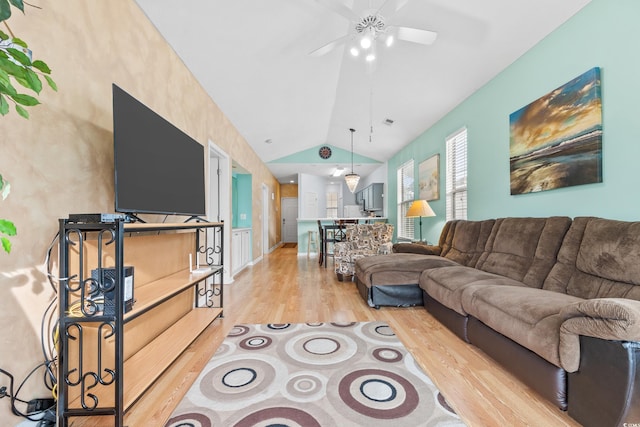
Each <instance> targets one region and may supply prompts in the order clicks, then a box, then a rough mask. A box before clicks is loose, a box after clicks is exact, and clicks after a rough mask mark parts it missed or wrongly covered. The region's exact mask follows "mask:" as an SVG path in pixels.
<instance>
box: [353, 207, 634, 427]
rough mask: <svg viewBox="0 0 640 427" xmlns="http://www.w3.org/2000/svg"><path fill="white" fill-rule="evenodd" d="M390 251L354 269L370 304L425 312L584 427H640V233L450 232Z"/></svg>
mask: <svg viewBox="0 0 640 427" xmlns="http://www.w3.org/2000/svg"><path fill="white" fill-rule="evenodd" d="M395 250H396V251H398V252H397V253H394V254H390V255H383V256H378V257H370V258H363V259H361V260H358V261H357V262H356V266H355V267H356V283H357V286H358V289H359V291H360V293H361V295H362V296H363V298H364V299H365V300H366V301H367V302H368V303H369V305H371V306H374V307H375V306H380V305H394V306H404V305H420V304H424V306H425V307H426V309H427V310H428V311H429V312H430V313H432V314H433V315H434V316H435V317H436V318H437V319H438V320H440V321H441V322H442V323H443V324H444V325H445V326H447V327H448V328H449V329H451V330H452V331H453V332H454V333H455V334H457V335H458V336H459V337H460V338H461V339H463V340H465V341H467V342H469V343H471V344H474V345H475V346H477V347H479V348H481V349H482V350H483V351H485V352H486V353H487V354H489V355H490V356H492V357H493V358H494V359H496V360H497V361H498V362H500V363H501V364H502V365H503V366H505V367H506V368H507V369H508V370H510V371H511V372H513V373H514V374H515V375H516V376H518V377H519V378H521V379H522V380H523V381H524V382H525V383H526V384H528V385H529V386H531V387H532V388H533V389H535V390H536V391H538V392H539V393H540V394H541V395H543V396H544V397H545V398H547V399H549V400H550V401H552V402H554V403H555V404H557V405H558V406H559V407H560V408H562V409H568V411H569V414H570V415H571V416H572V417H573V418H575V419H576V420H577V421H579V422H580V423H582V424H584V425H588V426H591V425H593V426H615V425H622V424H623V423H625V422H626V423H638V422H640V367H638V364H640V342H639V341H640V222H638V223H636V222H623V221H614V220H607V219H601V218H591V217H580V218H575V219H574V220H571V219H570V218H567V217H550V218H501V219H497V220H486V221H452V222H449V223H447V224H446V225H445V227H444V229H443V232H442V234H441V237H440V241H439V244H438V246H432V247H425V246H422V245H406V244H402V245H396V246H395ZM406 251H417V252H421V253H419V254H417V253H406ZM417 290H419V291H420V293H422V299H419V298H417V296H416V295H417ZM405 297H407V298H406V299H403V298H405Z"/></svg>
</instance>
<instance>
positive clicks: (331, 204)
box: [327, 192, 338, 218]
mask: <svg viewBox="0 0 640 427" xmlns="http://www.w3.org/2000/svg"><path fill="white" fill-rule="evenodd" d="M337 217H338V193H334V192H328V193H327V218H337Z"/></svg>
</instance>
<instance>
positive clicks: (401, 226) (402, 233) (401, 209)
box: [398, 160, 415, 240]
mask: <svg viewBox="0 0 640 427" xmlns="http://www.w3.org/2000/svg"><path fill="white" fill-rule="evenodd" d="M414 184H415V181H414V178H413V160H409V161H408V162H406V163H404V164H403V165H402V166H400V167H399V168H398V237H399V238H405V239H411V240H413V238H414V237H413V228H414V222H415V218H407V217H406V214H407V210H408V209H409V207H410V206H411V203H412V202H413V199H414V197H415V194H414Z"/></svg>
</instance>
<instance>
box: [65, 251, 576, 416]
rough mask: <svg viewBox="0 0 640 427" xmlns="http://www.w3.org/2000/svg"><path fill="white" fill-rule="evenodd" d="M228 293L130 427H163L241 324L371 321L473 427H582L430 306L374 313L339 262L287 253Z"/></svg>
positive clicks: (252, 270) (136, 410)
mask: <svg viewBox="0 0 640 427" xmlns="http://www.w3.org/2000/svg"><path fill="white" fill-rule="evenodd" d="M224 292H225V301H224V318H223V319H219V320H216V321H215V322H214V323H213V324H212V325H211V326H210V327H209V328H208V329H206V330H205V331H204V332H203V333H202V335H200V337H199V338H198V339H197V340H196V341H195V342H194V343H193V344H192V345H191V346H190V347H189V348H188V349H187V351H186V352H185V353H184V354H183V355H182V357H181V358H180V359H178V360H177V361H176V363H174V365H173V366H172V368H171V369H170V370H169V371H168V372H166V373H165V375H164V376H163V377H162V378H161V379H160V380H159V381H158V382H156V384H155V385H154V386H153V387H152V388H151V389H150V390H149V391H148V392H147V393H146V394H145V395H144V397H143V398H142V399H141V400H140V401H139V402H138V403H136V405H134V406H133V407H132V408H131V410H130V411H129V412H128V413H127V414H126V415H125V423H126V424H127V425H128V426H130V427H138V426H162V425H163V424H164V422H165V421H166V420H167V419H168V417H169V416H170V414H171V412H172V411H173V409H174V408H175V406H176V405H177V404H178V403H179V402H180V400H181V399H182V396H183V395H184V394H185V393H186V392H187V390H188V389H189V387H190V386H191V384H192V383H193V381H195V378H196V377H197V375H198V373H199V372H200V370H201V369H202V368H203V366H204V365H205V364H206V362H207V361H208V360H209V359H210V358H211V356H212V355H213V353H214V352H215V349H216V348H217V347H218V345H219V344H220V343H221V342H222V340H223V339H224V337H225V336H226V334H227V333H228V331H229V330H230V329H231V327H232V326H233V325H235V324H238V323H300V322H329V321H370V320H382V321H386V322H387V323H389V324H390V325H391V327H392V328H393V330H394V331H395V332H396V334H397V335H398V337H399V338H400V340H401V341H402V342H403V343H404V345H405V346H406V347H407V348H408V349H409V350H410V351H411V353H412V354H413V355H414V357H415V358H416V359H417V361H418V362H419V363H420V365H421V366H422V367H423V369H424V371H425V372H426V373H427V374H428V375H429V377H430V378H431V379H432V380H433V382H434V383H435V384H436V386H437V387H438V388H439V389H440V391H441V392H442V394H444V396H445V397H446V398H447V400H448V401H449V403H450V404H451V405H452V406H453V408H454V409H455V410H456V411H457V413H458V414H459V415H460V417H461V418H462V419H463V420H464V421H465V422H466V423H467V424H468V425H469V426H492V427H493V426H545V427H548V426H578V424H577V423H576V422H575V421H573V420H572V419H571V418H570V417H569V416H568V415H567V414H566V413H565V412H562V411H560V410H559V409H558V408H556V407H555V406H553V405H552V404H551V403H549V402H547V401H546V400H543V399H542V398H540V397H539V396H538V395H537V394H536V393H535V392H533V391H532V390H530V389H529V388H528V387H526V386H524V385H523V384H522V383H520V382H519V381H518V380H517V379H516V378H515V377H513V376H512V375H510V374H508V373H507V372H505V371H504V370H503V369H502V368H501V367H500V366H499V365H497V364H496V363H494V362H493V361H492V360H491V359H490V358H489V357H488V356H485V355H484V353H483V352H482V351H480V350H478V349H477V348H475V347H473V346H471V345H469V344H466V343H464V342H462V341H461V340H460V339H459V338H457V337H456V336H455V335H453V334H452V333H451V332H449V330H447V329H446V328H444V327H443V326H441V325H440V323H439V322H438V321H437V320H435V319H434V318H433V317H431V315H429V313H428V312H427V311H426V310H425V309H424V308H423V307H415V308H389V307H383V308H381V309H380V310H375V309H372V308H369V307H368V306H367V305H366V304H365V302H364V301H363V300H362V298H361V297H360V295H359V294H358V292H357V290H356V287H355V284H354V283H349V282H344V283H343V282H338V281H337V279H336V278H335V273H334V272H333V270H332V268H331V261H329V266H328V267H327V268H326V269H325V268H323V267H319V266H318V261H317V258H311V259H307V258H306V257H297V249H295V248H280V249H277V250H275V251H274V252H273V253H272V254H270V255H268V256H266V257H265V259H263V260H262V261H261V262H259V263H257V264H256V265H254V266H252V267H248V268H247V269H245V270H244V271H243V272H242V273H240V274H239V275H238V276H237V277H236V280H235V282H234V283H232V284H230V285H227V286H225V291H224ZM105 421H106V420H105ZM73 425H96V423H94V422H92V423H91V424H89V423H84V422H83V423H80V422H78V421H76V422H75V423H73ZM104 425H109V424H108V423H105V424H104Z"/></svg>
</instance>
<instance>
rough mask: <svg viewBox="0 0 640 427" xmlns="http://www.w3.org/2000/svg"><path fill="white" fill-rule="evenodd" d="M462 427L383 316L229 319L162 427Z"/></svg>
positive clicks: (458, 419) (461, 423)
mask: <svg viewBox="0 0 640 427" xmlns="http://www.w3.org/2000/svg"><path fill="white" fill-rule="evenodd" d="M213 426H216V427H217V426H225V427H227V426H234V427H236V426H237V427H248V426H261V427H276V426H289V427H298V426H299V427H312V426H376V427H379V426H394V427H400V426H412V427H413V426H464V423H463V422H462V421H461V420H460V418H459V417H458V416H457V415H456V414H455V412H454V411H453V410H452V409H451V407H450V406H449V404H448V403H447V401H446V400H445V399H444V397H443V396H442V395H441V394H440V393H439V391H438V389H437V388H436V387H435V386H434V385H433V383H432V382H431V380H430V379H429V378H428V377H427V376H426V375H425V374H424V373H423V372H422V370H421V369H420V367H419V366H418V365H417V364H416V362H415V360H414V359H413V357H412V356H411V354H410V353H409V352H408V351H407V350H406V349H405V348H404V346H403V345H402V343H401V342H400V341H399V340H398V339H397V337H396V336H395V334H394V333H393V330H392V329H391V328H390V327H389V326H388V325H387V324H386V323H383V322H364V323H306V324H269V325H236V326H235V327H234V328H233V329H232V330H231V332H230V333H229V335H228V336H227V337H226V338H225V340H224V342H223V343H222V344H221V346H220V347H219V349H218V350H217V351H216V354H215V355H214V356H213V358H212V359H211V360H210V361H209V363H208V364H207V365H206V366H205V368H204V369H203V371H202V372H201V373H200V375H199V377H198V379H197V380H196V381H195V383H194V384H193V386H192V387H191V389H190V390H189V391H188V392H187V395H186V396H185V397H184V399H183V400H182V402H180V404H179V405H178V407H177V408H176V410H175V411H174V413H173V414H172V416H171V418H170V419H169V421H168V422H167V423H166V424H165V427H213Z"/></svg>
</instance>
